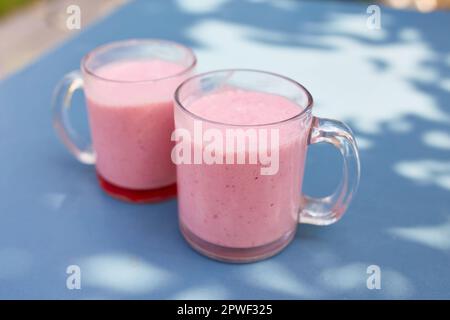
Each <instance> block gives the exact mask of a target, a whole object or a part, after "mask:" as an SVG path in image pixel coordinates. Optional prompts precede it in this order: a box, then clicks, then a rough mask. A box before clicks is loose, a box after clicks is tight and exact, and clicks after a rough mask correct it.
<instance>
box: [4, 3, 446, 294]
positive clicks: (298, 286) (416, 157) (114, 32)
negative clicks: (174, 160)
mask: <svg viewBox="0 0 450 320" xmlns="http://www.w3.org/2000/svg"><path fill="white" fill-rule="evenodd" d="M366 8H367V7H366V6H364V5H350V4H343V3H335V2H316V1H311V2H299V1H293V2H291V1H210V2H202V1H184V2H181V1H176V2H173V1H135V2H131V3H130V4H128V5H126V6H124V7H122V8H120V9H119V10H118V11H116V12H114V13H113V14H111V15H110V16H108V17H106V18H105V19H103V20H101V21H100V22H98V23H96V24H94V25H91V26H89V27H82V32H81V33H79V34H76V35H74V36H73V37H72V38H71V39H70V40H69V41H67V42H65V43H63V44H62V45H60V46H58V47H57V48H56V49H54V50H52V51H50V52H48V53H47V54H45V55H44V56H42V57H41V58H39V59H38V60H37V61H35V62H34V63H32V64H31V65H29V66H27V67H26V68H25V69H23V70H21V71H19V72H17V73H16V74H14V75H13V76H11V77H9V78H8V79H6V80H4V81H2V82H1V83H0V155H1V157H0V170H1V171H0V172H1V179H0V298H57V299H58V298H64V299H95V298H99V299H102V298H112V299H116V298H137V299H141V298H175V299H177V298H192V299H196V298H206V299H215V298H218V299H220V298H224V299H227V298H238V299H241V298H255V299H258V298H275V299H277V298H286V299H303V298H305V299H308V298H327V299H328V298H337V299H352V298H367V299H383V298H447V299H448V298H450V274H449V271H450V108H449V101H450V41H449V34H448V33H449V30H450V12H437V13H431V14H419V13H416V12H412V11H409V12H407V11H394V10H391V9H388V8H384V7H382V8H381V29H380V30H372V29H369V28H367V26H366V20H367V17H368V15H367V14H366ZM82 13H83V10H82ZM145 37H147V38H165V39H170V40H174V41H178V42H181V43H183V44H186V45H188V46H191V47H192V48H193V49H194V51H195V52H196V54H197V56H198V59H199V62H200V63H199V68H198V70H199V71H205V70H211V69H218V68H227V67H246V68H257V69H264V70H269V71H274V72H278V73H281V74H284V75H287V76H289V77H292V78H295V79H297V80H298V81H299V82H301V83H303V84H304V85H305V86H306V87H307V88H309V89H310V90H311V92H312V93H313V95H314V97H315V101H316V105H315V110H314V112H315V114H316V115H319V116H327V117H330V118H338V119H341V120H344V121H346V122H347V123H348V124H349V125H350V126H351V127H352V128H353V129H354V131H355V133H356V135H357V139H358V142H359V144H360V149H361V162H362V177H361V185H360V189H359V192H358V194H357V196H356V198H355V199H354V201H353V203H352V205H351V207H350V208H349V210H348V212H347V213H346V215H345V216H344V218H343V219H342V220H341V221H339V222H338V223H337V224H335V225H333V226H329V227H316V226H308V225H300V226H299V229H298V232H297V235H296V238H295V239H294V241H293V243H292V244H291V245H290V246H288V248H286V250H284V251H283V252H282V253H281V254H279V255H277V256H276V257H274V258H272V259H269V260H265V261H262V262H258V263H254V264H247V265H232V264H225V263H220V262H216V261H213V260H210V259H208V258H205V257H203V256H201V255H199V254H197V253H196V252H194V251H193V250H191V249H190V247H189V246H188V245H187V244H186V243H185V241H184V240H183V238H182V237H181V235H180V233H179V231H178V226H177V202H176V201H175V200H172V201H167V202H163V203H158V204H152V205H132V204H127V203H123V202H120V201H116V200H114V199H111V198H109V197H108V196H106V195H105V194H103V193H102V191H101V190H100V189H99V188H98V186H97V182H96V178H95V174H94V168H93V167H91V166H85V165H81V164H79V163H77V162H76V161H75V160H74V159H73V158H72V157H71V155H70V154H68V152H66V151H65V149H64V147H63V146H62V145H61V144H60V142H59V141H58V139H57V138H56V136H55V133H54V130H53V128H52V125H51V115H50V101H51V96H52V91H53V88H54V87H55V84H56V83H57V82H58V80H59V79H60V78H61V77H62V76H63V74H65V73H66V72H69V71H71V70H73V69H77V68H78V65H79V61H80V59H81V57H82V56H83V55H84V54H85V53H86V52H88V51H89V50H91V49H93V48H94V47H96V46H98V45H100V44H103V43H106V42H109V41H113V40H118V39H126V38H145ZM74 104H75V105H74V108H73V116H74V117H75V121H76V123H77V126H78V127H79V128H80V130H83V132H85V133H86V132H88V130H87V125H86V124H85V122H86V119H85V117H86V112H85V108H84V107H83V106H84V102H83V96H82V94H81V93H78V94H77V96H76V99H75V102H74ZM340 165H341V162H340V156H339V154H338V153H337V152H336V151H335V150H334V149H333V148H332V147H328V146H314V147H311V148H310V149H309V154H308V160H307V169H306V170H307V173H306V177H305V182H304V189H305V191H306V192H307V193H309V194H312V195H315V196H319V195H326V194H327V193H329V192H331V190H332V189H333V187H334V186H335V184H336V183H337V182H338V180H339V178H340ZM69 265H78V266H80V268H81V289H80V290H69V289H67V287H66V279H67V277H68V274H67V273H66V269H67V267H68V266H69ZM370 265H377V266H379V267H380V270H381V289H379V290H376V289H375V290H369V289H368V288H367V285H366V280H367V278H368V276H369V275H368V274H367V267H368V266H370Z"/></svg>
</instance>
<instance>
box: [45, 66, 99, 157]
mask: <svg viewBox="0 0 450 320" xmlns="http://www.w3.org/2000/svg"><path fill="white" fill-rule="evenodd" d="M82 88H83V78H82V76H81V73H80V72H79V71H72V72H70V73H68V74H66V75H65V76H64V78H62V80H61V81H60V82H59V83H58V85H57V87H56V89H55V92H54V94H53V103H52V110H53V126H54V127H55V130H56V133H57V134H58V136H59V137H60V139H61V141H62V142H63V143H64V145H65V146H66V147H67V149H68V150H69V151H70V153H72V154H73V155H74V156H75V158H76V159H77V160H78V161H80V162H81V163H85V164H94V163H95V154H94V151H93V149H92V145H91V143H90V142H86V141H83V139H82V138H81V137H80V135H79V134H78V133H77V132H76V131H75V130H74V129H73V126H72V124H71V122H70V119H69V109H70V107H71V105H72V96H73V93H74V92H75V91H76V90H78V89H82Z"/></svg>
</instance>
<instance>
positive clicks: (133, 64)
mask: <svg viewBox="0 0 450 320" xmlns="http://www.w3.org/2000/svg"><path fill="white" fill-rule="evenodd" d="M185 69H186V66H183V65H180V64H176V63H172V62H169V61H164V60H159V59H151V60H150V59H147V60H132V61H127V60H125V61H120V62H113V63H110V64H106V65H105V66H102V67H100V68H98V69H97V70H95V75H96V76H95V77H94V76H90V75H89V74H88V75H85V79H86V80H85V92H86V98H87V104H88V113H89V121H90V125H91V133H92V140H93V147H94V150H95V153H96V168H97V172H98V174H99V175H100V176H101V177H102V178H103V179H105V180H106V181H107V182H109V183H111V184H113V185H115V186H118V187H122V188H128V189H133V190H145V189H155V188H161V187H164V186H168V185H171V184H174V183H175V181H176V173H175V166H174V164H173V163H172V161H171V158H170V152H171V148H172V146H173V143H172V142H171V141H170V135H171V133H172V131H173V129H174V124H173V103H172V96H173V92H174V90H175V89H176V87H177V86H178V84H179V83H180V82H181V81H183V80H184V79H185V77H186V76H187V75H186V74H183V70H185Z"/></svg>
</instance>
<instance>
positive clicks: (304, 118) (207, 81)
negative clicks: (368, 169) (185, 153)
mask: <svg viewBox="0 0 450 320" xmlns="http://www.w3.org/2000/svg"><path fill="white" fill-rule="evenodd" d="M236 89H237V90H241V92H242V90H248V91H256V92H260V93H261V92H262V93H269V94H274V95H278V96H281V97H284V98H287V99H289V100H290V101H291V102H294V103H295V104H296V106H298V109H299V110H298V113H297V114H296V115H295V116H294V117H290V118H287V119H284V118H283V119H282V120H281V121H277V122H272V123H267V124H258V125H251V124H247V123H244V124H241V122H239V123H240V124H239V125H236V124H229V123H222V122H220V121H217V114H218V113H219V111H217V109H218V105H215V109H216V111H215V114H214V116H215V120H216V121H211V120H208V119H207V118H205V117H202V116H199V114H198V112H197V113H196V112H194V111H193V110H191V109H190V106H192V103H193V102H195V101H196V100H197V99H200V98H202V97H205V96H208V95H211V94H215V93H223V92H225V91H227V90H236ZM204 101H205V100H204ZM209 101H211V100H209ZM211 105H212V104H211ZM312 105H313V99H312V97H311V94H310V93H309V92H308V91H307V90H306V89H305V88H304V87H303V86H302V85H301V84H299V83H297V82H296V81H294V80H291V79H289V78H286V77H283V76H280V75H277V74H273V73H269V72H264V71H256V70H245V69H235V70H220V71H213V72H208V73H204V74H199V75H196V76H193V77H192V78H189V79H188V80H186V81H185V82H183V83H182V84H181V85H180V86H179V87H178V89H177V90H176V92H175V128H176V130H178V129H181V130H184V131H185V132H187V133H189V134H188V136H190V137H195V135H196V133H195V132H194V131H195V130H201V131H199V132H201V135H203V136H205V134H206V132H207V130H209V129H213V130H215V132H216V133H217V132H219V133H220V132H222V133H223V132H225V131H226V130H229V129H235V130H244V131H241V133H242V132H243V133H244V134H245V133H248V131H247V130H249V129H255V130H257V131H259V130H272V129H276V130H278V131H277V132H278V133H279V145H278V146H277V148H278V149H279V150H278V154H279V157H278V159H279V160H278V171H277V173H275V174H273V175H261V173H260V172H261V170H260V169H261V167H262V163H261V162H258V163H256V164H255V163H253V164H250V163H249V162H248V161H247V162H245V163H241V164H239V163H238V164H236V163H232V164H228V163H227V162H226V161H223V162H222V163H217V162H210V163H208V164H206V163H203V164H199V163H197V164H190V163H186V162H184V163H183V162H182V161H179V159H178V160H177V181H178V205H179V210H178V212H179V224H180V229H181V232H182V234H183V236H184V238H185V239H186V240H187V241H188V243H189V244H190V245H191V246H192V247H193V248H194V249H196V250H197V251H199V252H200V253H202V254H205V255H206V256H209V257H211V258H214V259H218V260H221V261H227V262H252V261H257V260H260V259H264V258H267V257H270V256H272V255H274V254H276V253H278V252H279V251H281V250H282V249H283V248H284V247H285V246H286V245H288V244H289V242H290V241H291V240H292V239H293V238H294V235H295V232H296V230H297V225H298V223H299V222H300V223H309V224H315V225H329V224H332V223H334V222H336V221H337V220H338V219H339V218H341V216H342V215H343V213H344V212H345V211H346V209H347V207H348V205H349V203H350V200H351V198H352V196H353V195H354V193H355V191H356V189H357V186H358V182H359V176H360V163H359V156H358V149H357V145H356V142H355V138H354V136H353V134H352V132H351V130H350V128H349V127H348V126H346V125H345V124H344V123H342V122H339V121H336V120H330V119H323V118H317V117H314V116H313V115H312V114H311V110H312ZM203 106H204V107H210V105H203ZM220 107H222V106H220ZM224 107H227V106H224ZM244 107H245V106H244ZM261 112H263V111H261ZM280 114H281V115H282V111H281V110H280ZM219 118H220V117H219ZM278 118H280V117H278ZM199 123H201V126H199V125H198V124H199ZM196 124H197V126H196ZM199 128H200V129H199ZM211 132H212V131H211ZM198 136H200V135H199V134H198V132H197V137H198ZM248 136H250V135H248ZM183 140H184V139H183ZM189 141H190V150H191V151H192V153H193V154H194V156H195V153H196V152H197V151H198V152H202V151H203V150H204V148H205V147H204V146H201V145H199V144H198V141H196V140H193V139H192V140H189ZM235 141H236V140H235ZM320 142H326V143H330V144H332V145H333V146H335V147H336V148H338V149H339V151H340V153H341V154H342V156H343V159H344V161H343V176H342V180H341V183H340V185H339V186H338V188H337V190H336V191H335V192H334V193H333V194H331V195H330V196H328V197H325V198H322V199H316V198H311V197H307V196H305V195H302V191H301V185H302V179H303V172H304V165H305V157H306V151H307V147H308V145H310V144H315V143H320ZM228 143H229V141H227V142H226V143H225V145H226V144H228ZM233 143H235V142H233ZM247 145H248V144H247ZM266 145H268V144H266ZM241 146H242V145H241ZM270 148H271V147H270V146H269V147H268V149H269V150H270V152H272V153H273V152H274V151H275V150H274V149H270ZM224 150H225V147H224ZM255 150H256V149H251V148H248V149H247V150H242V148H241V149H237V151H229V150H226V151H224V153H223V154H222V155H223V157H225V156H229V155H230V152H231V159H237V157H238V156H239V155H241V156H242V153H244V155H245V157H244V158H243V159H250V157H251V156H252V153H254V152H256V151H255Z"/></svg>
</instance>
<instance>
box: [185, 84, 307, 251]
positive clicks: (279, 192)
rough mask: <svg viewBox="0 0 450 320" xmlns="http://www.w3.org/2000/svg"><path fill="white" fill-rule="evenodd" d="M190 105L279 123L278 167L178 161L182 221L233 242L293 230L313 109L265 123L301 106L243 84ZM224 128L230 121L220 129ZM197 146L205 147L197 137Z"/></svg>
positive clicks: (227, 117)
mask: <svg viewBox="0 0 450 320" xmlns="http://www.w3.org/2000/svg"><path fill="white" fill-rule="evenodd" d="M188 109H189V110H190V111H191V112H193V113H194V114H196V115H198V116H200V117H202V118H204V119H208V120H212V121H217V122H221V123H228V124H235V125H244V124H245V125H255V126H256V128H266V129H268V130H270V129H273V128H274V129H278V130H279V135H280V138H279V139H280V146H279V170H278V172H277V173H276V174H274V175H261V174H260V168H261V164H223V165H221V164H214V165H207V164H200V165H198V164H197V165H179V166H178V169H177V173H178V185H179V186H183V187H180V188H179V190H178V199H179V211H180V212H179V214H180V222H181V223H182V224H183V225H184V226H185V227H186V228H188V229H189V231H190V232H192V233H194V234H195V235H196V236H197V237H199V238H201V239H203V240H205V241H208V242H209V243H213V244H216V245H220V246H224V247H232V248H250V247H256V246H261V245H265V244H269V243H271V242H274V241H276V240H278V239H280V238H282V237H283V236H284V235H286V234H288V233H289V232H292V231H294V230H295V229H296V226H297V223H298V222H297V221H298V212H299V210H300V195H301V183H302V178H303V166H304V160H305V153H306V143H307V135H308V130H309V121H308V120H309V115H308V116H306V117H303V116H302V117H298V118H296V119H294V120H291V121H288V122H285V123H281V124H275V125H272V126H267V127H262V126H261V125H262V124H267V123H274V122H278V121H283V120H286V119H290V118H292V117H295V116H296V115H298V114H299V113H300V112H301V110H302V109H301V108H300V107H299V106H298V105H297V104H295V103H294V102H292V101H290V100H288V99H287V98H284V97H281V96H278V95H272V94H267V93H261V92H254V91H243V90H230V91H225V92H220V93H215V94H211V95H208V96H204V97H202V98H200V99H198V100H196V101H194V102H192V104H191V105H190V106H188ZM182 117H183V116H181V118H182ZM178 119H180V117H178V116H176V121H177V122H178V121H180V122H181V121H182V120H181V119H180V120H178ZM177 124H178V123H177ZM203 124H204V126H206V125H209V126H213V127H214V126H215V127H216V128H217V125H211V124H207V123H206V122H203ZM225 128H230V126H226V125H225V126H223V127H222V128H221V129H225ZM269 145H270V144H269ZM192 146H193V148H202V147H200V146H198V145H197V144H196V143H192ZM247 155H248V153H247Z"/></svg>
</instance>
